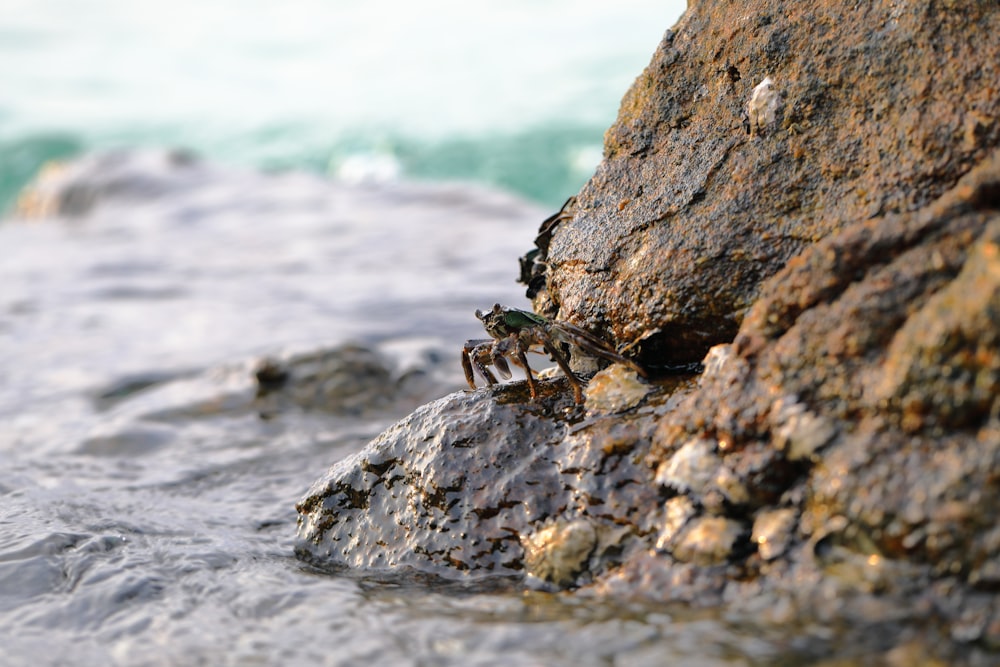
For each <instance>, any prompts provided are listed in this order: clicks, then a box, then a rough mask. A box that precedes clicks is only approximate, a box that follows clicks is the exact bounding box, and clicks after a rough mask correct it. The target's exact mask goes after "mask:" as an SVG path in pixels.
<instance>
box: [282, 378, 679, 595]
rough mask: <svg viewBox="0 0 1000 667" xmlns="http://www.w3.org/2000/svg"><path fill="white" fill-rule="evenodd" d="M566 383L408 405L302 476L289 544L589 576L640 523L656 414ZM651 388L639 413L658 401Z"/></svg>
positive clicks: (346, 558)
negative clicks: (537, 390)
mask: <svg viewBox="0 0 1000 667" xmlns="http://www.w3.org/2000/svg"><path fill="white" fill-rule="evenodd" d="M567 387H568V385H567V383H566V382H565V381H553V382H545V383H542V384H541V388H542V389H541V391H542V394H541V396H540V399H539V401H538V402H537V403H536V402H529V401H528V395H527V391H526V388H525V386H524V384H523V383H521V384H513V385H504V386H501V387H497V388H496V389H493V390H481V391H478V392H475V393H470V392H459V393H456V394H451V395H449V396H446V397H444V398H442V399H440V400H438V401H435V402H433V403H430V404H428V405H426V406H424V407H422V408H420V409H418V410H417V411H416V412H414V413H413V414H412V415H410V416H409V417H407V418H406V419H404V420H402V421H400V422H398V423H397V424H395V425H394V426H393V427H391V428H390V429H388V430H387V431H385V432H384V433H383V434H382V435H381V436H379V437H378V438H377V439H376V440H374V441H373V442H372V443H370V444H369V445H368V447H366V448H365V449H364V450H363V451H361V452H360V453H358V454H357V455H355V456H353V457H350V458H348V459H346V460H344V461H341V462H340V463H338V464H337V465H335V466H334V467H333V468H331V470H330V471H329V472H328V473H327V475H326V476H325V477H323V478H322V479H320V480H319V481H318V482H317V483H316V484H315V485H313V488H312V489H311V490H310V491H309V493H308V495H307V496H306V497H305V499H303V500H302V502H300V503H299V505H298V509H299V513H300V515H301V516H300V521H299V538H300V539H299V543H298V547H297V550H298V553H299V554H300V556H302V557H304V558H307V559H308V560H311V561H314V562H317V563H321V564H323V565H326V566H334V567H337V566H341V567H350V568H355V569H367V570H388V569H393V570H399V569H404V570H416V571H418V572H422V573H431V574H436V575H440V576H444V577H456V576H467V575H472V576H483V575H494V576H497V575H499V576H511V577H520V576H521V575H522V574H528V575H533V576H534V577H535V578H536V579H538V580H540V581H541V582H549V583H554V584H568V583H572V582H574V581H577V580H579V579H580V578H581V577H583V579H587V578H589V577H591V576H592V575H593V573H595V572H597V571H600V570H601V569H602V568H603V567H604V564H605V563H606V561H607V560H608V559H609V558H611V557H612V556H613V555H614V554H616V553H617V552H618V551H620V549H621V548H622V546H623V544H624V543H625V542H626V541H627V539H628V537H629V536H630V535H634V534H639V533H648V532H649V531H650V530H651V529H652V525H651V523H650V519H651V515H650V514H649V512H648V508H649V507H651V506H653V505H655V504H656V498H657V496H658V495H659V492H658V491H657V490H656V488H655V486H654V485H653V484H652V478H653V477H652V471H651V470H650V469H649V468H648V467H647V466H646V465H645V463H644V459H645V456H646V455H647V453H648V444H649V442H650V435H651V429H652V428H653V427H654V422H653V421H652V420H650V419H648V418H643V417H642V416H640V414H639V413H634V414H631V415H630V416H628V417H617V416H614V415H613V414H610V413H601V412H593V411H591V412H589V413H588V412H586V411H584V410H583V409H582V408H579V407H578V406H576V405H575V404H574V403H573V400H572V394H571V393H569V392H568V391H567ZM659 395H660V399H657V398H655V397H652V398H651V399H650V402H649V403H648V404H646V407H645V411H644V412H643V413H642V415H649V414H653V413H654V412H655V411H658V410H662V409H663V407H662V405H661V404H662V402H663V396H664V395H665V394H664V392H660V394H659ZM637 398H638V399H641V398H643V397H641V396H640V397H637ZM635 400H636V399H633V402H635ZM657 405H659V408H657V407H656V406H657Z"/></svg>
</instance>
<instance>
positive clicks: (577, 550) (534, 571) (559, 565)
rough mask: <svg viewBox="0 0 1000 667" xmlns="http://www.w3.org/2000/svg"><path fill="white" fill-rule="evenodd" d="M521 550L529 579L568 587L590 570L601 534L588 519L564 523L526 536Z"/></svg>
mask: <svg viewBox="0 0 1000 667" xmlns="http://www.w3.org/2000/svg"><path fill="white" fill-rule="evenodd" d="M521 546H522V547H523V548H524V569H525V572H526V573H527V574H528V575H529V576H532V577H537V578H538V579H541V580H542V581H546V582H549V583H553V584H556V585H557V586H564V585H568V584H571V583H573V580H574V579H575V578H576V577H577V576H578V575H579V574H581V573H582V572H583V571H584V570H585V569H586V566H587V561H588V560H589V559H590V555H591V553H593V551H594V547H595V546H597V531H596V530H594V526H593V525H592V524H591V523H590V521H587V520H586V519H574V520H572V521H561V520H560V521H556V522H555V523H552V524H550V525H548V526H546V527H545V528H542V529H541V530H539V531H537V532H535V533H532V534H531V535H528V536H523V535H522V536H521Z"/></svg>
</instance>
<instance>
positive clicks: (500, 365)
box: [493, 354, 511, 380]
mask: <svg viewBox="0 0 1000 667" xmlns="http://www.w3.org/2000/svg"><path fill="white" fill-rule="evenodd" d="M493 368H495V369H496V372H497V375H499V376H500V377H502V378H503V379H504V380H509V379H510V376H511V372H510V365H508V364H507V359H505V358H504V356H503V355H502V354H494V355H493Z"/></svg>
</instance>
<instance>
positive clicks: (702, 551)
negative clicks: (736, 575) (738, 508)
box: [673, 516, 745, 565]
mask: <svg viewBox="0 0 1000 667" xmlns="http://www.w3.org/2000/svg"><path fill="white" fill-rule="evenodd" d="M744 532H745V529H744V527H743V525H742V524H741V523H739V522H737V521H733V520H732V519H726V518H724V517H720V516H706V517H700V518H697V519H694V520H693V521H691V523H690V524H689V525H688V528H687V530H685V531H684V533H683V534H682V535H681V536H680V538H679V540H678V541H677V545H676V546H675V547H674V549H673V555H674V558H676V559H677V560H679V561H682V562H685V563H694V564H695V565H718V564H720V563H722V562H724V561H725V560H726V559H727V558H728V557H729V556H730V554H732V552H733V546H734V545H735V544H736V541H737V540H738V539H739V538H740V536H741V535H743V533H744Z"/></svg>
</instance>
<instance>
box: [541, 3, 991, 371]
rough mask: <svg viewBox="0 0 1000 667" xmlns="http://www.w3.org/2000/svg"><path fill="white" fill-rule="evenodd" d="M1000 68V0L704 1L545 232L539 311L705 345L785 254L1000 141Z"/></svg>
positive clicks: (730, 328) (912, 202)
mask: <svg viewBox="0 0 1000 667" xmlns="http://www.w3.org/2000/svg"><path fill="white" fill-rule="evenodd" d="M765 78H770V79H771V80H772V81H773V84H772V85H771V86H770V91H761V92H762V93H763V94H762V95H761V94H758V99H757V100H756V102H755V104H754V105H753V107H752V108H750V107H749V106H748V105H749V102H750V100H751V98H752V97H753V95H754V89H755V88H756V87H757V86H758V85H759V84H761V82H762V81H763V80H764V79H765ZM998 82H1000V6H998V5H997V4H996V3H995V2H968V3H961V4H960V5H956V4H953V3H945V2H941V3H930V4H927V3H923V4H920V3H917V4H908V5H907V4H900V3H896V2H876V3H873V4H870V5H866V6H865V8H864V10H861V9H857V8H849V7H847V6H845V5H842V4H839V3H819V4H817V3H809V4H802V3H798V2H790V1H785V0H770V1H767V0H762V1H760V2H755V3H753V4H752V5H747V4H745V3H725V2H709V1H705V2H693V3H690V5H689V7H688V10H687V12H686V13H685V14H684V16H683V18H682V19H681V21H680V22H679V23H678V24H677V25H676V26H675V28H674V29H673V30H670V31H668V32H667V34H666V36H665V38H664V40H663V43H662V44H661V45H660V47H659V49H658V50H657V52H656V54H655V55H654V56H653V59H652V62H651V63H650V65H649V67H648V68H647V69H646V70H645V71H644V72H643V73H642V74H641V75H640V76H639V78H638V79H637V80H636V82H635V84H634V85H633V86H632V88H631V90H629V91H628V93H627V94H626V95H625V98H624V100H623V101H622V105H621V110H620V112H619V117H618V120H617V122H616V123H615V124H614V126H612V127H611V129H610V130H608V132H607V135H606V137H605V142H606V143H605V159H604V161H603V163H602V164H601V165H600V167H599V168H598V170H597V173H596V174H595V175H594V176H593V178H592V179H591V181H590V182H589V183H588V184H587V185H586V186H585V187H584V188H583V190H582V191H581V192H580V193H579V195H577V197H576V201H575V204H574V205H572V206H570V207H568V209H567V210H566V212H565V213H566V215H564V216H563V219H562V221H561V222H560V223H559V224H558V225H557V226H555V228H554V229H548V230H546V233H544V234H542V235H541V236H540V238H539V244H538V245H539V247H540V248H542V250H543V251H545V252H543V253H542V256H541V257H540V258H538V259H539V260H540V261H539V263H538V266H547V267H548V279H547V286H548V290H547V292H543V293H542V294H540V295H539V296H538V297H536V308H537V309H539V312H545V313H546V314H549V315H555V314H558V317H559V318H560V319H564V320H568V321H571V322H574V323H576V324H580V325H584V326H586V327H588V328H590V329H593V330H595V331H597V332H600V333H603V334H607V335H608V337H609V338H612V339H613V340H615V341H616V342H617V343H620V344H627V343H633V342H635V341H638V340H642V341H643V343H642V345H641V347H640V348H639V352H640V354H641V355H642V358H643V359H644V360H645V361H646V362H647V363H648V364H650V365H656V364H660V363H665V362H671V361H673V362H676V361H692V360H698V359H701V358H702V357H703V356H704V354H705V352H706V351H707V350H708V348H709V347H710V346H711V345H714V344H717V343H722V342H727V341H730V340H732V338H733V336H734V335H735V334H736V331H737V329H738V328H739V325H740V322H741V320H742V318H743V317H744V315H745V313H746V311H747V308H748V307H749V306H750V305H751V304H752V303H753V301H754V300H755V299H756V297H757V295H758V293H759V289H760V285H761V283H762V281H763V280H765V279H766V278H768V277H770V276H772V275H774V274H775V273H776V272H777V271H778V270H779V269H781V268H782V267H783V266H784V265H785V263H786V262H787V261H788V260H789V259H790V258H791V257H793V256H795V255H797V254H798V253H800V252H801V251H802V250H803V249H805V248H806V247H807V246H809V245H810V244H812V243H814V242H816V241H818V240H820V239H822V238H824V237H826V236H828V235H829V234H831V233H833V232H835V231H838V230H840V229H843V228H845V227H846V226H848V225H851V224H854V223H855V222H858V221H862V220H866V219H869V218H873V217H878V216H884V215H889V214H893V213H904V212H909V211H915V210H917V209H919V208H921V207H923V206H925V205H927V204H928V203H929V202H931V201H933V200H934V199H935V198H937V197H938V196H940V195H941V194H942V193H943V192H944V191H945V190H947V189H948V188H949V187H951V186H952V185H953V184H954V183H955V182H956V181H957V180H958V178H959V176H961V175H962V174H963V173H965V172H966V171H968V170H969V169H970V168H971V167H972V166H973V165H974V164H976V163H978V162H979V161H981V160H982V159H983V158H984V157H985V156H986V155H987V154H988V153H989V151H990V148H991V147H993V146H997V145H998V144H1000V123H998V122H997V119H998V118H1000V84H998ZM765 88H766V86H765ZM768 102H770V103H771V106H770V108H769V107H768V104H767V103H768Z"/></svg>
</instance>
